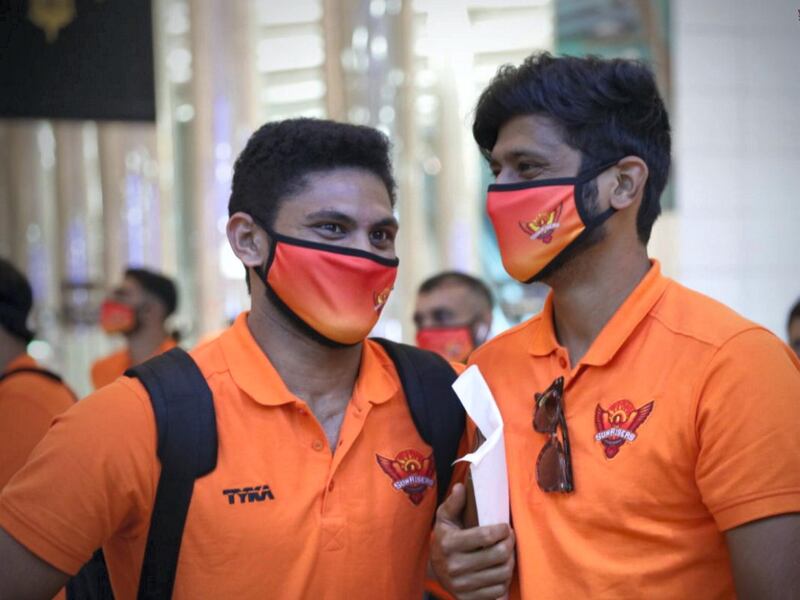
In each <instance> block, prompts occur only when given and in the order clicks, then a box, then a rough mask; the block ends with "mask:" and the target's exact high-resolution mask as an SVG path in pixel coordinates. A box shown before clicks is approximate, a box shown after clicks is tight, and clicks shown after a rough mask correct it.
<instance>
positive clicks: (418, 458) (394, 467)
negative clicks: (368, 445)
mask: <svg viewBox="0 0 800 600" xmlns="http://www.w3.org/2000/svg"><path fill="white" fill-rule="evenodd" d="M375 458H377V459H378V464H379V465H380V467H381V469H383V472H384V473H386V474H387V475H388V476H389V477H391V478H392V486H393V487H394V489H396V490H400V491H403V492H405V493H406V494H408V499H409V500H411V502H413V503H414V504H415V505H418V504H419V503H420V502H422V498H423V497H424V496H425V492H426V491H427V490H428V488H431V487H433V484H434V483H435V479H434V477H435V474H434V465H433V455H432V454H430V455H428V457H427V458H425V456H424V455H423V454H422V453H421V452H418V451H417V450H413V449H408V450H403V451H402V452H400V453H399V454H398V455H397V456H395V457H394V460H392V459H391V458H386V457H385V456H381V455H380V454H376V455H375Z"/></svg>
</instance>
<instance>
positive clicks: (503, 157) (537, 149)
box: [491, 115, 577, 162]
mask: <svg viewBox="0 0 800 600" xmlns="http://www.w3.org/2000/svg"><path fill="white" fill-rule="evenodd" d="M571 153H577V151H576V150H574V149H572V148H570V147H569V146H568V145H567V144H566V142H565V141H564V133H563V131H562V129H561V127H560V126H559V125H558V124H557V123H556V122H555V121H554V120H553V119H551V118H550V117H547V116H544V115H518V116H516V117H512V118H511V119H509V120H508V121H506V122H505V123H504V124H503V126H502V127H500V130H499V131H498V132H497V141H496V142H495V145H494V148H492V152H491V159H492V160H494V161H498V162H507V161H510V160H513V159H514V158H516V157H517V156H519V155H534V156H538V157H541V158H542V159H543V160H544V159H546V160H553V159H557V158H563V157H565V156H566V155H569V154H571Z"/></svg>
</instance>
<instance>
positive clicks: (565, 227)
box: [486, 161, 617, 283]
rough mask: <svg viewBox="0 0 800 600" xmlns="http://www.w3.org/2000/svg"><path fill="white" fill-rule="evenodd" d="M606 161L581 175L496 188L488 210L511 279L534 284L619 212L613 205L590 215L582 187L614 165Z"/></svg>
mask: <svg viewBox="0 0 800 600" xmlns="http://www.w3.org/2000/svg"><path fill="white" fill-rule="evenodd" d="M616 163H617V161H613V162H611V163H606V164H604V165H601V166H599V167H597V168H595V169H590V170H588V171H584V172H583V173H581V174H580V175H578V176H577V177H563V178H558V179H544V180H540V181H531V182H524V183H510V184H492V185H490V186H489V192H488V194H487V199H486V210H487V212H488V213H489V218H490V219H491V221H492V225H493V226H494V231H495V234H496V235H497V244H498V246H499V247H500V256H501V257H502V259H503V266H504V267H505V269H506V271H507V272H508V274H509V275H511V277H513V278H514V279H516V280H517V281H521V282H522V283H530V282H532V281H534V280H535V279H536V276H537V275H538V274H539V273H541V272H542V270H543V269H544V268H545V267H547V266H548V265H549V264H550V263H551V262H553V260H555V258H556V257H557V256H558V255H559V254H561V253H562V252H563V251H564V250H566V249H567V247H569V246H570V245H572V244H574V243H576V242H577V241H579V240H580V239H582V238H583V237H585V236H586V235H588V233H589V232H590V231H592V230H593V229H597V228H598V227H599V226H600V225H602V224H603V223H604V222H605V221H606V219H608V218H609V217H610V216H611V215H613V214H614V212H615V209H614V208H613V207H609V208H608V210H605V211H603V212H602V213H600V214H598V215H594V216H592V215H589V214H587V213H586V208H585V207H584V206H583V203H582V202H578V201H576V199H578V198H581V197H582V192H583V186H584V185H585V184H586V183H587V182H589V181H591V180H592V179H594V178H595V177H597V176H598V175H599V174H600V173H602V172H603V171H605V170H606V169H608V168H609V167H610V166H612V165H615V164H616Z"/></svg>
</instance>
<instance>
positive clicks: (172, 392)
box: [67, 338, 466, 600]
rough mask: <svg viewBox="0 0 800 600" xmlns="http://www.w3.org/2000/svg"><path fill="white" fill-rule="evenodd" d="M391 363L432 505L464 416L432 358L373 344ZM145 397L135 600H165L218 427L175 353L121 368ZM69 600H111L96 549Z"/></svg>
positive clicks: (187, 364) (204, 390)
mask: <svg viewBox="0 0 800 600" xmlns="http://www.w3.org/2000/svg"><path fill="white" fill-rule="evenodd" d="M373 339H374V341H376V342H378V343H379V344H380V345H381V346H383V348H384V349H385V350H386V353H387V354H388V355H389V357H390V358H391V359H392V361H393V362H394V365H395V368H396V369H397V373H398V376H399V377H400V382H401V384H402V386H403V391H404V392H405V396H406V399H407V401H408V407H409V410H410V411H411V416H412V418H413V420H414V424H415V425H416V427H417V431H418V432H419V434H420V437H421V438H422V439H423V440H425V442H426V443H427V444H428V445H429V446H431V447H432V448H433V456H434V462H435V465H436V479H437V503H438V504H441V502H442V501H443V500H444V496H445V494H446V493H447V490H448V488H449V487H450V479H451V477H452V473H453V467H452V464H453V461H455V460H456V458H457V453H458V446H459V443H460V441H461V437H462V434H463V432H464V426H465V421H466V417H465V413H464V409H463V407H462V406H461V402H460V401H459V400H458V397H457V396H456V394H455V392H454V391H453V389H452V387H451V385H452V383H453V381H455V379H456V373H455V371H454V370H453V369H452V367H451V366H450V365H449V364H448V363H447V361H446V360H444V359H443V358H441V357H440V356H439V355H437V354H434V353H432V352H428V351H425V350H420V349H419V348H415V347H413V346H408V345H406V344H399V343H396V342H391V341H389V340H385V339H381V338H373ZM125 374H126V375H127V376H129V377H136V378H138V379H139V380H140V381H141V382H142V384H143V385H144V387H145V388H146V389H147V392H148V394H149V395H150V401H151V402H152V404H153V412H154V413H155V418H156V427H157V429H158V458H159V460H160V462H161V475H160V477H159V480H158V487H157V489H156V498H155V504H154V506H153V514H152V517H151V520H150V529H149V531H148V534H147V545H146V547H145V554H144V561H143V563H142V573H141V576H140V578H139V593H138V599H139V600H164V599H167V598H170V597H171V596H172V588H173V585H174V582H175V571H176V569H177V566H178V554H179V552H180V546H181V538H182V537H183V527H184V524H185V522H186V514H187V512H188V510H189V502H190V501H191V498H192V490H193V487H194V480H195V479H197V478H198V477H202V476H204V475H207V474H208V473H210V472H211V471H213V470H214V469H215V468H216V466H217V424H216V416H215V413H214V402H213V399H212V394H211V390H210V389H209V387H208V384H207V383H206V380H205V378H204V377H203V374H202V373H201V372H200V369H199V368H198V367H197V364H196V363H195V362H194V360H193V359H192V358H191V357H190V356H189V354H187V353H186V352H185V351H184V350H182V349H181V348H173V349H172V350H170V351H168V352H166V353H164V354H161V355H159V356H156V357H155V358H151V359H150V360H148V361H146V362H144V363H142V364H140V365H137V366H135V367H133V368H131V369H128V370H127V371H126V372H125ZM67 598H68V599H69V600H101V599H102V600H111V599H113V593H112V591H111V586H110V583H109V580H108V574H107V571H106V569H105V564H104V562H103V559H102V553H101V551H100V550H98V551H97V552H96V553H95V555H94V556H93V557H92V560H91V561H89V563H87V564H86V565H85V566H84V567H83V569H82V570H81V571H80V573H78V574H77V575H76V576H75V577H73V578H72V579H71V580H70V582H69V584H68V585H67Z"/></svg>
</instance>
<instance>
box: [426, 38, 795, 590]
mask: <svg viewBox="0 0 800 600" xmlns="http://www.w3.org/2000/svg"><path fill="white" fill-rule="evenodd" d="M473 135H474V137H475V140H476V142H477V143H478V146H479V147H480V149H481V151H482V152H483V154H484V156H485V157H486V159H487V161H488V162H489V165H490V167H491V170H492V172H493V174H494V176H495V181H496V183H495V184H493V185H491V186H489V190H488V198H487V212H488V214H489V217H490V218H491V220H492V223H493V226H494V229H495V233H496V235H497V240H498V246H499V249H500V254H501V258H502V260H503V265H504V267H505V269H506V271H507V272H508V273H509V274H510V275H511V276H512V277H513V278H515V279H516V280H518V281H520V282H522V283H531V282H534V281H542V282H544V283H546V284H548V285H549V286H550V287H551V292H550V294H549V296H548V297H547V300H546V302H545V305H544V308H543V310H542V312H541V313H540V314H538V315H535V316H534V317H532V318H531V319H529V320H528V321H526V322H524V323H522V324H520V325H518V326H516V327H514V328H512V329H510V330H508V331H506V332H504V333H502V334H501V335H499V336H497V337H495V338H494V339H492V340H490V341H489V342H487V343H486V344H484V345H483V346H482V347H481V348H479V349H478V350H476V351H475V352H474V353H473V354H472V356H471V357H470V360H469V363H470V364H475V365H477V366H478V367H479V368H480V370H481V372H482V374H483V375H484V377H485V378H486V381H487V383H488V385H489V388H490V389H491V391H492V393H493V395H494V398H495V399H496V401H497V404H498V407H499V409H500V413H501V414H502V417H503V421H504V425H505V432H506V434H505V444H506V456H507V459H508V475H509V491H510V501H511V515H512V521H513V524H514V531H515V534H516V539H517V565H518V569H517V577H516V578H515V581H514V582H513V583H512V586H511V593H510V597H511V598H513V599H518V598H540V599H542V600H548V599H552V600H557V599H561V598H564V597H567V598H622V597H625V598H631V597H637V598H648V599H663V600H668V599H672V598H733V597H739V598H743V599H759V600H767V599H775V600H777V599H784V598H800V569H798V565H800V444H798V441H797V436H798V431H800V362H798V360H797V357H796V356H795V355H794V353H792V352H791V351H790V350H789V348H788V347H786V345H785V344H783V343H782V342H781V341H780V340H779V339H777V338H776V337H775V335H774V334H772V333H771V332H769V331H768V330H766V329H765V328H764V327H762V326H759V325H757V324H756V323H753V322H750V321H748V320H746V319H744V318H743V317H741V316H740V315H738V314H736V313H735V312H734V311H732V310H731V309H730V308H728V307H726V306H723V305H722V304H720V303H718V302H716V301H714V300H712V299H711V298H708V297H706V296H703V295H702V294H699V293H697V292H694V291H692V290H689V289H687V288H685V287H683V286H681V285H680V284H678V283H677V282H675V281H673V280H671V279H669V278H667V277H665V276H663V275H662V274H661V271H660V265H659V263H658V261H656V260H653V259H651V258H649V256H648V251H647V244H648V241H649V238H650V233H651V229H652V227H653V224H654V222H655V220H656V218H657V217H658V215H659V213H660V211H661V205H660V197H661V193H662V192H663V190H664V186H665V185H666V182H667V177H668V173H669V166H670V161H671V157H670V151H671V150H670V146H671V134H670V124H669V118H668V115H667V111H666V108H665V106H664V103H663V101H662V99H661V97H660V94H659V92H658V89H657V87H656V82H655V78H654V76H653V74H652V72H651V71H650V69H649V68H647V67H646V66H644V65H642V64H641V63H637V62H635V61H629V60H624V59H614V60H605V59H600V58H597V57H553V56H551V55H550V54H548V53H541V54H534V55H532V56H530V57H529V58H527V59H526V60H525V61H524V62H523V63H522V64H521V65H519V66H512V65H506V66H504V67H502V68H501V69H500V70H499V71H498V73H497V74H496V75H495V77H494V79H493V80H492V82H491V83H490V85H489V86H488V87H487V88H486V89H485V90H484V91H483V93H482V95H481V97H480V100H479V101H478V105H477V108H476V111H475V120H474V124H473ZM454 496H455V490H454ZM462 503H463V497H461V498H456V499H455V500H453V501H451V500H450V499H448V500H447V501H445V502H444V503H443V504H442V506H441V507H440V508H439V511H438V516H437V524H436V527H435V543H434V547H433V549H432V556H433V558H432V562H433V564H434V567H435V568H436V571H437V573H438V574H439V578H440V581H441V582H442V583H443V584H444V585H445V587H446V588H448V589H449V590H451V591H454V592H455V593H456V595H459V594H460V593H461V592H462V591H464V590H468V589H469V586H470V585H471V584H473V583H474V581H475V578H480V577H481V576H482V575H483V574H485V573H486V572H487V571H486V567H485V565H483V564H482V561H481V557H482V556H483V555H484V554H486V551H485V550H484V549H482V548H481V544H480V542H478V541H477V540H475V539H474V536H473V538H472V539H471V540H470V538H469V534H470V530H469V529H463V528H462V526H461V524H460V523H459V522H458V518H459V508H460V506H461V504H462Z"/></svg>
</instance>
